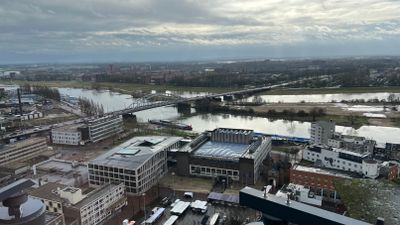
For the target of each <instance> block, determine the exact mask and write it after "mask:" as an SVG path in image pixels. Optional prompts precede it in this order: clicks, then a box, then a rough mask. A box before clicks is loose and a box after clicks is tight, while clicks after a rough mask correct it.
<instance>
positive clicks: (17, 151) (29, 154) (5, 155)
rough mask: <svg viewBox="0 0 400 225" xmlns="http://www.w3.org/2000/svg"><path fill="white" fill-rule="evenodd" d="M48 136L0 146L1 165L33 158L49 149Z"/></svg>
mask: <svg viewBox="0 0 400 225" xmlns="http://www.w3.org/2000/svg"><path fill="white" fill-rule="evenodd" d="M47 148H48V146H47V139H46V138H30V139H27V140H23V141H18V142H15V143H11V144H7V145H1V146H0V166H4V165H6V164H10V163H14V162H17V161H19V162H20V161H25V160H30V159H33V158H35V157H37V156H39V155H40V154H42V153H44V152H45V151H47Z"/></svg>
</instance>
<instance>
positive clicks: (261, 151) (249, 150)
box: [176, 128, 272, 184]
mask: <svg viewBox="0 0 400 225" xmlns="http://www.w3.org/2000/svg"><path fill="white" fill-rule="evenodd" d="M271 143H272V142H271V138H269V137H262V136H255V135H254V133H253V131H252V130H242V129H227V128H218V129H215V130H214V131H210V132H204V133H203V134H201V135H200V136H199V137H197V138H196V139H194V140H193V141H192V142H191V143H190V144H188V145H187V146H185V147H184V148H182V149H180V150H179V151H178V152H176V160H177V167H178V169H177V174H178V175H182V176H200V177H213V178H221V179H228V180H233V181H239V182H241V183H243V184H254V183H255V182H256V181H257V179H258V178H259V176H260V171H261V166H262V162H263V160H264V159H265V158H266V157H267V156H268V154H269V153H270V151H271Z"/></svg>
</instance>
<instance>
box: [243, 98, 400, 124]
mask: <svg viewBox="0 0 400 225" xmlns="http://www.w3.org/2000/svg"><path fill="white" fill-rule="evenodd" d="M362 105H363V106H368V107H370V108H372V109H374V108H379V107H382V108H383V105H382V104H373V103H369V104H362ZM357 106H360V105H359V104H340V105H338V104H336V103H273V104H264V105H261V106H253V107H251V108H252V110H254V111H255V112H257V113H268V112H269V111H271V110H275V111H277V112H283V111H291V110H296V111H297V112H298V111H304V112H307V113H308V112H310V111H311V110H313V109H315V108H322V109H324V113H325V115H324V116H321V117H319V118H318V119H320V120H333V121H335V122H336V123H337V124H338V125H343V126H353V127H354V126H355V127H359V126H362V125H374V126H385V127H399V121H400V112H397V111H392V110H390V107H389V108H388V109H387V110H386V111H385V112H384V111H377V112H372V113H374V114H377V115H384V116H386V118H375V117H366V116H365V115H364V113H366V111H354V109H357ZM286 117H287V116H286Z"/></svg>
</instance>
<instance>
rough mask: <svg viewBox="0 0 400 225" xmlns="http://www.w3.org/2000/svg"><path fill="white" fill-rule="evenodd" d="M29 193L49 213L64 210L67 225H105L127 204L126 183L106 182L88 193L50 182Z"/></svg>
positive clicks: (62, 211)
mask: <svg viewBox="0 0 400 225" xmlns="http://www.w3.org/2000/svg"><path fill="white" fill-rule="evenodd" d="M29 195H30V196H31V197H32V198H35V199H39V200H41V201H42V202H43V203H44V204H45V205H46V211H47V212H50V213H62V214H63V215H64V218H65V221H66V224H67V225H69V224H70V225H97V224H102V223H104V222H105V221H106V220H107V219H108V218H110V217H111V216H112V215H113V214H115V213H117V212H119V210H120V209H121V208H122V207H123V206H125V205H126V204H127V200H126V194H125V186H124V184H119V185H113V184H106V185H104V186H101V187H98V188H96V189H94V190H92V191H90V192H88V193H87V194H84V193H83V192H82V190H81V189H80V188H76V187H70V186H65V185H62V184H59V183H47V184H45V185H43V186H40V187H38V188H36V189H31V190H30V191H29Z"/></svg>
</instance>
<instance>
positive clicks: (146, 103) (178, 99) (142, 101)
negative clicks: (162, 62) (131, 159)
mask: <svg viewBox="0 0 400 225" xmlns="http://www.w3.org/2000/svg"><path fill="white" fill-rule="evenodd" d="M318 78H319V77H316V78H308V79H303V80H296V81H291V82H286V83H282V84H277V85H270V86H262V87H255V88H249V89H244V90H238V91H230V92H225V93H218V94H209V95H202V96H195V97H190V98H184V97H182V96H178V95H174V94H150V95H146V96H143V97H141V98H138V99H136V100H135V101H134V102H133V103H132V104H131V105H130V106H128V107H127V108H125V109H121V110H116V111H112V112H107V113H105V115H104V116H108V115H127V114H131V113H135V112H139V111H143V110H147V109H153V108H158V107H163V106H172V105H176V104H179V103H187V102H192V101H197V100H201V99H212V98H217V97H222V96H229V95H244V94H249V93H256V92H261V91H268V90H271V89H273V88H277V87H284V86H287V85H290V84H296V83H298V82H301V81H306V80H311V79H318ZM157 97H163V98H166V99H167V100H166V101H151V99H153V98H157ZM97 117H98V116H88V117H83V118H80V119H75V120H70V121H65V122H62V123H58V124H53V125H45V126H42V127H41V128H40V129H37V128H35V129H25V130H23V131H22V132H19V133H12V134H5V135H3V136H2V139H3V140H4V139H11V138H20V137H24V136H28V135H32V134H35V133H40V132H48V131H50V130H51V129H52V128H56V127H62V126H66V125H71V124H77V123H82V122H84V121H85V120H90V119H94V118H97Z"/></svg>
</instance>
